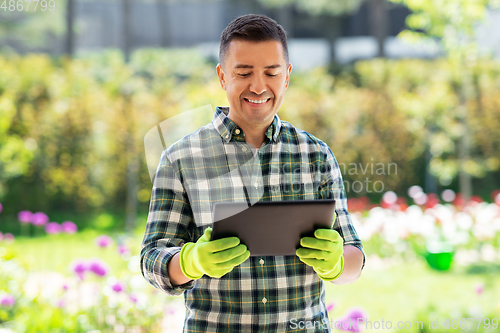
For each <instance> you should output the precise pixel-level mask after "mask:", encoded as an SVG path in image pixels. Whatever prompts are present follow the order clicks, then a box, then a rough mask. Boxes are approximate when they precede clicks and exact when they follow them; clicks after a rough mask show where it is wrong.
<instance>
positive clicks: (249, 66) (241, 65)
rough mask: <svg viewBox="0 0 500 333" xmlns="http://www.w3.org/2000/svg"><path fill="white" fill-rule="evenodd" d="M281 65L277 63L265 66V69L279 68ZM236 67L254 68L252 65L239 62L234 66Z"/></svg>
mask: <svg viewBox="0 0 500 333" xmlns="http://www.w3.org/2000/svg"><path fill="white" fill-rule="evenodd" d="M279 67H281V65H280V64H275V65H270V66H266V67H264V68H265V69H273V68H279ZM234 68H253V66H252V65H245V64H237V65H236V66H234Z"/></svg>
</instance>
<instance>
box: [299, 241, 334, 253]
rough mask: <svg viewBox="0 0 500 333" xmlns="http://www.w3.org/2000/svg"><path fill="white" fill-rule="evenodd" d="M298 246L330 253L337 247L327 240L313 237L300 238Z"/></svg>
mask: <svg viewBox="0 0 500 333" xmlns="http://www.w3.org/2000/svg"><path fill="white" fill-rule="evenodd" d="M300 245H301V246H303V247H305V248H308V249H314V250H321V251H329V252H331V251H334V250H335V247H336V246H337V245H338V243H333V242H331V241H328V240H323V239H317V238H314V237H302V238H301V239H300Z"/></svg>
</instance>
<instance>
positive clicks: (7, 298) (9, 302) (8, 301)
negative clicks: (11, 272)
mask: <svg viewBox="0 0 500 333" xmlns="http://www.w3.org/2000/svg"><path fill="white" fill-rule="evenodd" d="M14 304H16V299H15V298H14V296H12V295H11V294H5V295H2V296H0V305H1V306H4V307H11V306H13V305H14Z"/></svg>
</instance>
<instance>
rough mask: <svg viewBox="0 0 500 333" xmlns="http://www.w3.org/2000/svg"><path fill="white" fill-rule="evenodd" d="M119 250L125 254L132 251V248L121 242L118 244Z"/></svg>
mask: <svg viewBox="0 0 500 333" xmlns="http://www.w3.org/2000/svg"><path fill="white" fill-rule="evenodd" d="M118 252H119V253H120V254H124V253H130V249H129V248H128V246H127V245H125V244H120V245H118Z"/></svg>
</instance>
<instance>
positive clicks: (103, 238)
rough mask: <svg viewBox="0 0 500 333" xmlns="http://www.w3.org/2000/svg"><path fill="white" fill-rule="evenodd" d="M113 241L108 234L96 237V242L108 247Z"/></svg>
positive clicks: (98, 244)
mask: <svg viewBox="0 0 500 333" xmlns="http://www.w3.org/2000/svg"><path fill="white" fill-rule="evenodd" d="M112 242H113V240H112V239H111V237H109V236H106V235H101V236H99V237H97V238H96V239H95V243H96V245H97V246H99V247H108V246H109V245H110V244H111V243H112Z"/></svg>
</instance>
